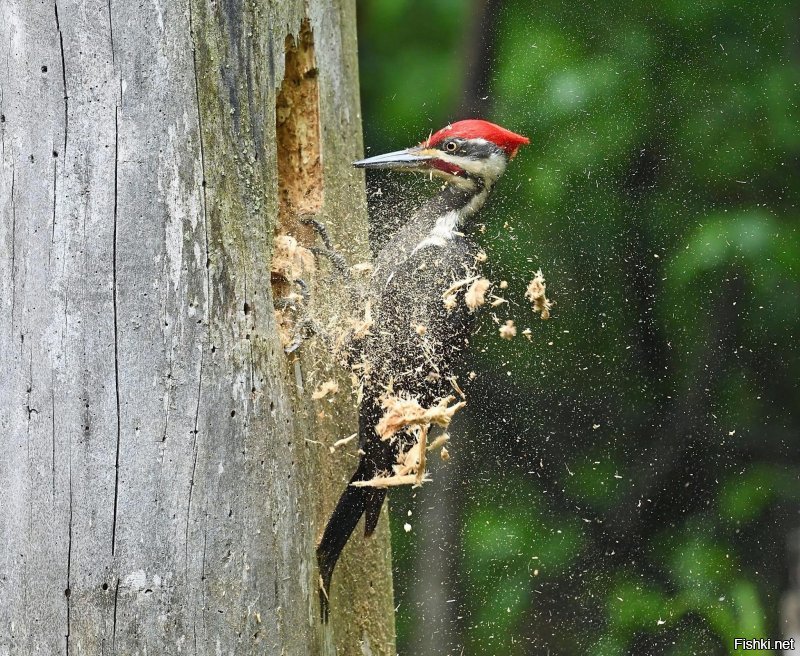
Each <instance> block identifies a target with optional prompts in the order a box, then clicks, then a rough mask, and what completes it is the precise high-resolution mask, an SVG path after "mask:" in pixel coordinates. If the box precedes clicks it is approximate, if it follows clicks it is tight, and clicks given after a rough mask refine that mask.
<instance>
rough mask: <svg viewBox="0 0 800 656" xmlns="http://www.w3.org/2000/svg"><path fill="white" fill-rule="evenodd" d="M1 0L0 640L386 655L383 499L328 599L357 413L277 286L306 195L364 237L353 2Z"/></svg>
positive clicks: (15, 647)
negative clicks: (326, 384) (323, 547)
mask: <svg viewBox="0 0 800 656" xmlns="http://www.w3.org/2000/svg"><path fill="white" fill-rule="evenodd" d="M0 16H1V17H2V18H1V19H0V114H1V116H0V140H1V142H0V216H1V217H2V222H0V371H1V372H2V375H3V382H2V387H0V446H1V447H2V458H1V459H0V495H2V498H1V499H0V654H27V653H43V654H48V655H49V654H58V653H66V654H100V653H103V654H105V653H111V654H115V653H119V654H145V653H150V654H173V653H175V654H177V653H181V654H208V653H214V654H292V655H294V654H317V653H328V654H329V653H333V651H334V649H338V653H340V654H347V655H350V654H361V653H364V654H375V655H377V654H394V645H393V641H394V624H393V603H392V590H391V578H390V563H389V551H388V530H387V528H386V522H385V520H384V521H383V522H382V524H383V526H382V528H381V529H380V530H379V534H378V537H377V539H374V540H371V541H368V542H365V541H363V540H358V539H356V540H353V543H354V544H353V545H352V546H350V547H348V550H347V551H346V553H345V556H344V558H343V559H342V562H341V563H340V566H339V568H338V570H337V577H336V580H335V582H334V586H333V608H332V618H331V623H330V624H329V625H327V626H323V625H322V624H321V623H320V621H319V607H318V598H317V573H316V563H315V558H314V546H315V543H316V540H317V538H318V536H319V534H320V532H321V530H322V527H323V524H324V521H325V519H326V517H327V514H328V512H329V511H330V509H331V507H332V506H333V503H334V502H335V498H336V496H337V495H338V494H339V493H340V492H341V489H342V486H343V485H344V483H345V481H346V480H347V475H348V474H349V470H350V469H351V468H352V466H353V462H354V459H353V457H352V446H351V451H350V455H349V456H348V455H338V452H337V455H336V457H334V456H331V455H330V453H329V450H328V448H326V445H328V444H331V443H332V442H333V441H335V440H336V439H338V438H341V437H344V436H347V435H349V434H350V433H353V432H354V431H355V412H354V410H353V401H352V399H351V398H348V395H347V394H346V393H345V392H344V390H346V389H349V382H348V379H346V378H344V379H342V380H340V389H342V390H343V391H342V392H340V393H339V394H337V395H335V396H334V397H331V396H330V395H329V396H327V397H325V398H323V399H319V400H312V399H311V392H312V390H313V388H314V387H316V386H317V385H318V384H319V383H321V382H323V381H324V380H327V379H330V378H335V377H339V378H342V374H341V373H337V372H338V371H339V370H338V369H337V368H336V367H335V366H334V363H333V362H332V360H331V355H330V354H329V352H328V349H326V348H322V347H321V345H320V344H316V345H315V344H313V343H305V344H303V345H302V346H301V347H300V349H299V350H298V351H296V352H295V353H293V354H292V355H290V356H286V355H285V354H284V349H283V345H284V343H285V342H286V341H291V339H292V338H293V336H294V334H295V333H297V332H298V331H299V326H298V325H297V323H298V321H297V316H296V313H293V312H292V311H291V310H289V309H287V310H282V309H280V308H279V309H278V310H276V309H275V307H274V304H273V299H274V298H275V296H276V295H282V294H284V293H288V292H291V291H296V290H294V285H296V283H293V282H292V281H291V280H288V279H287V278H291V277H292V276H290V275H288V273H287V272H291V273H294V272H295V271H296V269H295V268H292V267H288V268H287V267H286V266H285V263H283V264H282V265H281V266H279V265H277V264H276V263H275V262H273V261H272V254H273V252H274V248H273V247H274V244H275V243H276V241H275V240H276V237H281V238H282V239H285V237H284V235H286V234H293V235H294V236H295V237H297V239H298V240H299V249H298V251H297V252H300V253H304V254H305V255H310V253H309V251H307V250H305V249H304V248H303V247H304V246H305V247H308V246H310V245H311V242H312V241H313V237H314V235H313V234H311V233H310V231H309V230H308V229H307V228H306V227H305V226H301V225H300V224H299V222H298V217H299V216H300V215H312V216H315V217H316V218H318V219H322V220H324V221H325V222H326V223H327V224H328V225H329V227H330V228H331V231H332V233H333V237H334V240H335V238H336V234H337V233H338V234H341V235H347V243H348V246H349V250H350V252H349V253H348V254H349V255H350V256H352V257H363V254H364V253H365V252H366V251H365V238H366V216H365V210H364V198H363V179H362V177H361V176H360V175H358V174H356V173H355V172H353V171H351V169H350V167H349V162H350V161H352V160H353V159H355V158H356V157H357V156H358V155H359V154H360V152H361V137H360V133H361V129H360V116H359V112H358V102H359V101H358V91H357V90H358V82H357V67H356V57H355V50H356V40H355V10H354V3H353V2H352V1H351V0H335V1H333V2H331V1H330V0H328V1H326V0H309V2H308V3H307V8H306V7H304V2H303V1H302V0H280V1H274V2H270V3H263V2H256V3H245V2H241V0H225V1H224V2H215V1H212V0H187V1H186V2H181V3H178V2H176V1H173V0H160V1H159V0H155V1H153V2H148V3H129V2H121V1H119V0H88V1H87V0H82V1H80V2H78V1H77V0H55V3H54V4H53V3H49V4H48V3H46V2H35V3H34V2H31V1H30V0H0ZM300 260H301V264H302V267H301V268H302V273H303V276H304V278H305V279H306V282H308V283H310V300H309V303H308V307H309V308H310V309H311V311H312V314H313V316H312V318H315V319H318V318H320V317H322V318H325V317H328V318H330V317H331V316H333V315H335V314H336V312H337V311H338V309H339V308H340V307H341V304H342V302H343V301H342V298H341V296H342V290H341V289H340V287H341V282H340V281H337V280H336V279H335V278H334V277H333V276H332V275H330V274H329V273H328V272H327V270H326V269H325V267H324V266H323V265H321V264H320V266H322V270H320V271H317V270H316V265H315V263H314V260H313V258H312V257H310V256H309V257H304V258H303V257H301V258H300ZM353 261H355V260H353ZM337 294H338V296H339V298H338V299H337ZM281 330H283V332H284V334H283V335H281V334H280V332H281ZM281 339H283V340H284V342H283V343H282V341H281ZM298 354H299V355H298ZM339 451H341V449H340V450H339Z"/></svg>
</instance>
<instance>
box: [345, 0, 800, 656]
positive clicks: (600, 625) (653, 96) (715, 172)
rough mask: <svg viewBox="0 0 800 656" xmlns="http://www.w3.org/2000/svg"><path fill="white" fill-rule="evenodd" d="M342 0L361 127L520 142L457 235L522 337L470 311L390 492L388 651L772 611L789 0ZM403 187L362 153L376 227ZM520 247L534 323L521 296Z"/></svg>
mask: <svg viewBox="0 0 800 656" xmlns="http://www.w3.org/2000/svg"><path fill="white" fill-rule="evenodd" d="M358 9H359V49H360V67H361V84H362V89H361V91H362V107H363V119H364V128H365V143H366V144H367V146H368V151H369V152H370V153H372V154H377V153H380V152H384V151H391V150H396V149H398V148H401V147H405V146H407V145H411V144H412V143H415V142H417V141H419V140H421V139H423V138H425V137H426V136H427V135H428V134H429V132H430V131H431V130H435V129H438V128H439V127H442V126H443V125H445V124H446V123H447V122H448V121H452V120H457V119H460V118H468V117H482V118H487V119H489V120H492V121H495V122H497V123H500V124H501V125H503V126H505V127H507V128H509V129H511V130H514V131H516V132H520V133H522V134H525V135H527V136H529V137H530V138H531V145H530V146H529V147H526V148H524V149H523V150H522V151H521V153H520V155H519V156H518V157H517V159H516V160H515V161H514V162H513V164H512V165H511V166H510V167H509V171H508V173H507V174H506V175H505V177H504V178H503V179H502V180H501V181H500V183H499V184H498V187H497V189H496V191H495V193H494V196H493V198H492V200H491V202H490V205H489V206H488V207H487V208H486V210H485V211H484V213H483V215H482V219H481V220H482V221H484V222H485V223H486V231H485V232H484V233H483V234H482V236H481V240H482V242H483V244H484V247H485V250H486V251H487V253H488V255H489V274H488V277H489V278H490V279H491V280H493V281H499V280H507V281H508V282H509V289H508V290H507V291H508V293H507V294H505V296H506V298H508V299H509V300H512V301H513V302H512V303H510V304H509V305H505V306H502V307H500V308H498V309H497V310H496V311H495V314H496V315H497V318H498V319H501V320H505V319H506V318H513V319H514V320H515V321H516V324H517V326H519V327H520V328H526V327H530V328H531V330H532V340H531V341H530V342H529V341H528V340H526V339H524V338H523V337H522V336H519V337H517V338H516V339H515V340H513V341H510V342H505V341H502V340H500V339H499V338H498V337H497V330H496V325H495V323H494V321H493V319H492V317H491V316H490V313H488V312H487V313H484V315H485V316H484V317H483V323H482V328H481V331H480V332H479V334H478V336H477V337H476V338H475V339H474V348H473V355H472V360H471V361H470V362H468V363H466V364H465V373H466V372H468V371H471V370H474V371H475V372H476V373H477V374H478V376H477V378H476V380H475V382H474V383H473V384H472V386H471V389H470V392H469V400H470V404H469V406H468V408H467V410H465V411H464V412H463V413H462V414H461V416H460V417H459V422H458V423H457V425H454V427H453V431H452V434H453V442H452V447H451V455H452V458H451V460H450V462H449V464H448V465H447V466H439V467H438V468H436V469H435V471H434V472H433V478H434V482H433V483H431V484H430V485H428V486H425V487H424V488H422V489H421V490H416V491H398V492H397V493H393V495H392V498H391V508H392V511H391V512H392V528H393V544H394V560H395V580H396V594H397V604H398V631H399V636H398V648H399V653H400V654H403V655H410V654H437V655H441V654H453V655H458V654H465V655H491V654H504V655H505V654H509V655H517V654H552V655H553V656H555V655H560V654H564V655H570V656H572V655H577V654H597V655H608V656H611V655H623V654H634V655H640V654H645V655H651V654H652V655H656V654H670V655H672V654H675V655H677V654H704V655H710V654H729V653H733V640H734V638H735V637H772V638H780V637H782V635H784V634H785V633H786V631H787V630H789V629H787V625H786V624H785V622H786V619H787V614H786V612H782V604H784V602H785V600H786V599H790V598H791V597H792V594H795V593H793V591H796V589H797V587H796V586H798V585H799V583H798V581H796V580H794V579H793V578H792V568H793V567H794V568H795V570H800V556H798V555H797V554H794V555H792V550H791V544H793V543H794V544H797V542H798V541H800V538H799V537H798V535H797V534H795V533H794V532H795V531H797V530H798V529H800V514H798V510H800V438H799V437H798V424H799V423H800V412H799V410H800V403H798V401H799V400H800V399H798V396H799V395H798V385H797V380H798V375H800V366H799V365H800V362H798V357H797V354H798V351H797V348H796V345H795V339H796V337H797V329H798V326H799V324H800V303H798V298H799V297H800V272H799V271H798V265H799V264H800V240H799V239H798V231H797V219H798V207H797V198H798V191H799V190H800V179H798V174H799V173H800V159H798V155H800V122H799V121H798V118H800V112H799V111H798V98H799V95H798V82H799V81H800V75H798V71H799V70H800V39H799V37H800V8H798V5H797V4H796V3H791V2H724V1H721V0H717V1H710V0H700V1H695V0H692V1H690V0H665V1H664V2H660V3H638V2H627V3H620V2H616V3H595V4H591V3H589V4H587V3H579V2H551V1H546V0H540V1H537V2H531V1H530V0H481V1H478V2H474V1H466V0H360V1H359V3H358ZM407 183H408V181H407V180H405V179H404V180H401V181H399V183H398V182H395V181H393V180H392V179H389V178H388V177H376V176H375V175H371V176H370V178H369V185H370V191H371V193H372V198H373V203H372V206H373V211H374V213H375V214H376V223H375V225H376V226H377V228H376V229H375V231H374V235H373V236H374V237H375V239H376V240H380V237H381V235H382V234H383V233H384V232H385V229H384V226H383V225H382V224H381V222H380V217H381V214H382V209H385V208H386V207H387V205H386V200H385V199H386V198H387V197H388V198H390V199H391V201H390V202H392V203H393V202H394V200H395V199H396V196H395V194H397V193H402V192H403V190H404V189H405V185H406V184H407ZM415 184H418V183H415ZM414 188H415V189H416V187H414ZM376 192H377V193H376ZM540 267H541V268H542V269H543V270H544V273H545V276H546V278H547V281H548V292H549V293H548V296H550V297H551V298H552V300H554V301H555V303H556V305H555V306H554V308H553V317H552V318H551V319H550V320H549V321H546V322H543V321H541V320H539V319H538V318H537V317H535V316H534V315H533V314H532V312H531V310H530V306H529V305H528V304H527V302H525V301H524V300H523V293H524V289H525V286H526V284H527V282H528V280H530V278H531V277H532V273H533V272H534V271H535V270H536V269H538V268H540ZM462 379H463V377H462ZM406 524H408V526H406ZM408 529H410V530H408ZM786 603H788V602H786ZM795 612H797V611H795ZM795 622H796V624H795V626H797V624H800V617H796V618H795ZM789 628H791V627H789ZM799 647H800V645H799ZM750 653H766V652H750ZM798 653H800V652H798Z"/></svg>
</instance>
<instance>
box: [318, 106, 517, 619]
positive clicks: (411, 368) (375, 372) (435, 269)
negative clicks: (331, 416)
mask: <svg viewBox="0 0 800 656" xmlns="http://www.w3.org/2000/svg"><path fill="white" fill-rule="evenodd" d="M527 143H529V142H528V139H527V138H526V137H523V136H521V135H519V134H515V133H513V132H510V131H509V130H506V129H504V128H501V127H500V126H498V125H494V124H493V123H489V122H487V121H481V120H466V121H459V122H457V123H453V124H451V125H448V126H447V127H445V128H443V129H441V130H439V131H438V132H436V133H435V134H433V135H431V136H430V137H429V138H428V139H427V140H426V141H424V142H422V143H421V144H420V145H418V146H414V147H412V148H408V149H406V150H400V151H397V152H393V153H388V154H386V155H378V156H376V157H370V158H367V159H362V160H360V161H358V162H354V164H353V165H354V166H356V167H357V168H373V169H392V170H398V171H411V172H422V173H426V174H429V175H431V176H432V177H434V176H435V177H437V178H439V179H442V180H444V185H443V187H442V189H441V191H440V192H439V193H438V194H437V195H436V196H434V197H433V198H431V199H430V200H428V201H427V202H425V203H424V204H423V205H422V207H420V208H419V209H418V210H417V211H416V212H414V214H413V215H412V216H411V217H410V219H409V220H408V221H407V222H406V223H405V224H404V225H403V226H402V227H401V228H400V229H399V230H398V231H397V233H396V234H395V235H394V236H393V237H392V238H391V239H390V240H389V241H388V242H387V243H386V244H385V245H384V246H383V247H382V249H381V250H380V252H379V253H378V255H377V257H376V261H375V266H374V269H373V274H372V280H371V282H370V288H369V293H368V298H369V302H370V305H371V308H372V314H373V319H374V323H373V325H372V328H371V330H370V333H369V334H368V335H367V336H366V337H365V338H364V339H363V340H361V341H360V343H359V344H358V345H357V347H356V348H357V349H358V354H359V356H360V358H361V361H362V362H363V363H365V365H366V366H365V373H364V377H363V394H362V401H361V405H360V407H359V427H358V432H359V446H360V449H361V454H362V455H361V461H360V463H359V465H358V469H357V470H356V472H355V474H353V477H352V478H351V479H350V484H349V485H348V486H347V488H346V489H345V491H344V492H343V493H342V496H341V498H340V499H339V502H338V503H337V504H336V508H335V509H334V511H333V514H332V515H331V517H330V519H329V520H328V524H327V526H326V527H325V532H324V534H323V536H322V539H321V541H320V543H319V546H318V547H317V561H318V564H319V570H320V577H321V586H320V602H321V612H322V617H323V620H327V617H328V591H329V589H330V583H331V577H332V575H333V568H334V567H335V565H336V561H337V560H338V559H339V555H340V554H341V552H342V549H343V548H344V546H345V544H346V543H347V540H348V539H349V537H350V535H351V534H352V532H353V530H354V529H355V527H356V525H357V524H358V521H359V519H360V518H361V515H363V514H366V520H365V527H364V529H365V530H364V533H365V535H366V536H370V535H371V534H372V533H373V531H374V530H375V527H376V526H377V524H378V518H379V516H380V511H381V507H382V505H383V500H384V498H385V497H386V488H385V487H373V486H366V487H360V486H356V485H353V484H354V483H359V482H365V481H370V480H373V479H375V478H376V477H380V476H391V475H392V473H393V465H395V464H397V459H398V456H399V455H401V454H403V453H405V451H406V449H407V448H408V447H409V440H410V439H412V438H411V437H410V436H408V435H403V434H398V435H396V436H394V437H393V438H392V439H382V438H381V436H379V435H378V434H377V433H376V426H377V424H378V422H379V420H380V419H381V417H382V415H383V409H382V407H381V399H382V395H384V394H385V393H386V390H387V388H391V390H392V393H393V394H394V395H396V396H398V397H401V398H403V397H405V398H408V399H414V400H415V401H417V402H418V403H419V405H420V406H422V407H423V408H428V407H430V406H432V405H434V404H435V402H436V401H437V400H438V399H441V398H443V397H446V396H447V395H448V394H449V393H450V391H451V390H452V389H453V388H452V383H451V378H452V375H453V372H452V367H453V365H454V363H455V361H456V360H457V359H458V356H459V354H460V353H461V352H462V351H463V350H464V349H465V348H466V347H467V345H468V339H469V336H470V331H471V327H472V323H473V319H474V315H472V313H471V311H470V309H469V308H468V307H467V306H466V304H465V303H464V302H458V303H455V302H453V301H454V300H455V297H454V296H453V295H450V298H451V302H450V303H446V302H445V301H444V300H443V293H444V292H445V291H446V290H448V289H449V288H451V287H452V286H453V283H454V281H459V280H464V279H470V277H474V276H475V274H476V271H477V268H478V265H479V260H480V258H479V257H478V252H479V251H478V248H477V246H476V244H475V243H474V242H473V240H472V239H471V237H470V234H471V233H472V231H473V230H474V228H475V224H474V217H475V215H476V214H477V213H478V211H479V210H480V209H481V208H482V207H483V205H484V203H485V202H486V199H487V197H488V196H489V193H490V192H491V190H492V187H493V186H494V183H495V182H497V179H498V178H499V177H500V176H501V175H502V174H503V172H504V171H505V169H506V165H507V164H508V162H509V161H510V160H511V159H512V158H513V157H514V156H515V155H516V153H517V150H518V149H519V148H520V146H522V145H523V144H527Z"/></svg>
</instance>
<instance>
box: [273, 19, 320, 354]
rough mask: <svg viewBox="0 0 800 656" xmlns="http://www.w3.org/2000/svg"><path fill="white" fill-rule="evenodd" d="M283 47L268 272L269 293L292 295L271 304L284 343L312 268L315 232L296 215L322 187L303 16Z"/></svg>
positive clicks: (316, 207)
mask: <svg viewBox="0 0 800 656" xmlns="http://www.w3.org/2000/svg"><path fill="white" fill-rule="evenodd" d="M285 48H286V50H285V52H286V69H285V73H284V77H283V81H282V82H281V88H280V90H279V92H278V97H277V100H276V107H275V109H276V112H275V114H276V138H277V148H278V200H279V212H278V224H277V229H276V234H275V248H274V249H273V260H272V267H271V271H272V288H273V295H274V298H276V299H287V298H288V299H292V300H293V304H292V305H291V306H290V307H288V308H280V307H277V306H276V315H277V318H278V325H279V328H280V332H281V338H282V340H283V341H284V345H287V344H289V343H290V342H291V341H292V340H293V339H294V334H293V333H294V331H295V328H296V326H295V324H296V321H295V317H296V315H297V314H298V312H302V308H300V307H299V306H301V305H302V304H303V302H304V301H303V299H302V298H301V297H300V296H299V294H298V292H299V291H300V290H299V289H297V283H295V282H294V281H296V280H297V279H302V280H304V281H306V282H309V277H310V275H311V274H312V273H313V268H314V257H313V255H312V254H311V252H310V251H309V247H310V246H312V245H313V243H314V240H315V238H316V235H315V232H314V229H313V228H312V227H311V226H309V225H305V224H303V223H302V221H301V219H302V218H303V217H313V216H316V215H317V214H319V212H320V211H321V209H322V202H323V187H322V155H321V151H320V124H319V84H318V74H317V73H318V71H317V67H316V59H315V55H314V36H313V34H312V32H311V26H310V24H309V22H308V20H307V19H306V20H304V21H303V22H302V24H301V28H300V34H299V35H298V36H297V37H296V38H295V37H294V36H292V35H289V36H287V37H286V44H285Z"/></svg>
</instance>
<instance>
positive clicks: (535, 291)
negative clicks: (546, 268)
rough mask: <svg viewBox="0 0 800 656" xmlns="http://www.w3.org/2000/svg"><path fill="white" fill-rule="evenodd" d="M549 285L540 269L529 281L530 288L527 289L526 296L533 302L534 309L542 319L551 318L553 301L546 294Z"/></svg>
mask: <svg viewBox="0 0 800 656" xmlns="http://www.w3.org/2000/svg"><path fill="white" fill-rule="evenodd" d="M546 289H547V285H546V283H545V281H544V274H543V273H542V270H541V269H539V270H538V271H537V272H536V274H535V275H534V276H533V280H531V281H530V283H528V289H527V290H526V291H525V298H527V299H528V300H529V301H530V302H531V303H533V311H534V312H538V313H539V314H540V315H541V317H542V319H549V318H550V307H551V306H552V303H551V302H550V301H549V300H548V299H547V297H546V296H545V291H546Z"/></svg>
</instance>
